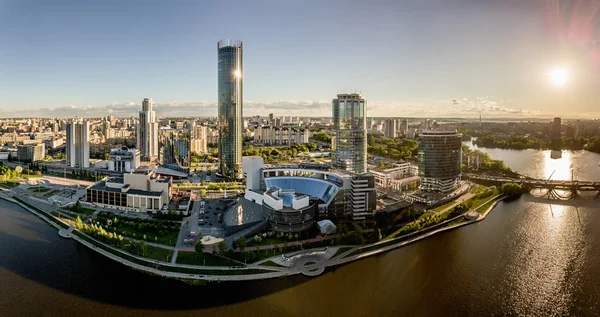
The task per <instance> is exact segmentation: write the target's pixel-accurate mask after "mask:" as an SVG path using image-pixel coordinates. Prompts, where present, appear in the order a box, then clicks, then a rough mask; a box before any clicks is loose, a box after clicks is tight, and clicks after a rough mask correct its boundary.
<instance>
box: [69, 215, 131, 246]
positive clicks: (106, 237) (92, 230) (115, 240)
mask: <svg viewBox="0 0 600 317" xmlns="http://www.w3.org/2000/svg"><path fill="white" fill-rule="evenodd" d="M75 228H77V229H78V230H80V231H83V232H85V233H87V234H89V235H91V236H92V237H94V238H95V239H97V240H100V241H102V242H106V243H108V244H111V245H114V246H117V247H119V248H122V247H124V245H125V243H124V239H123V236H122V235H119V234H117V233H114V232H109V231H106V229H104V227H102V225H101V224H100V223H97V222H94V223H92V224H89V225H88V224H86V223H84V222H83V221H82V220H81V218H80V217H79V216H77V220H76V221H75Z"/></svg>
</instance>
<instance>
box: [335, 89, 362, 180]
mask: <svg viewBox="0 0 600 317" xmlns="http://www.w3.org/2000/svg"><path fill="white" fill-rule="evenodd" d="M366 110H367V102H366V101H365V99H363V97H362V96H361V95H360V94H357V93H353V94H339V95H337V98H336V99H333V138H332V140H331V145H332V151H331V163H332V164H333V166H334V167H335V168H337V169H342V170H347V171H351V172H354V173H365V172H366V171H367V121H366V118H367V113H366Z"/></svg>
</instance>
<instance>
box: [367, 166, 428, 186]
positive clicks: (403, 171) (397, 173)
mask: <svg viewBox="0 0 600 317" xmlns="http://www.w3.org/2000/svg"><path fill="white" fill-rule="evenodd" d="M369 172H370V173H371V174H373V176H374V177H375V184H376V185H377V187H378V188H381V189H390V190H396V191H401V190H402V189H403V188H404V187H406V186H408V185H409V184H411V183H414V182H416V181H418V179H415V176H416V175H417V173H418V168H417V167H416V166H412V165H411V164H410V163H408V162H403V161H401V162H398V163H394V164H393V165H392V167H388V168H379V167H375V166H371V167H369Z"/></svg>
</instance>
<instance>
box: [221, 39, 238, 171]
mask: <svg viewBox="0 0 600 317" xmlns="http://www.w3.org/2000/svg"><path fill="white" fill-rule="evenodd" d="M217 55H218V82H217V86H218V89H217V90H218V95H217V100H218V128H219V136H220V140H219V159H220V161H219V170H220V173H221V174H222V175H223V176H225V177H228V178H241V176H242V174H241V173H242V125H243V123H242V121H243V113H242V111H243V89H242V87H243V63H242V62H243V61H242V57H243V56H242V42H241V41H231V40H221V41H219V42H218V43H217Z"/></svg>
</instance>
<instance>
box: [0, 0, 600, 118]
mask: <svg viewBox="0 0 600 317" xmlns="http://www.w3.org/2000/svg"><path fill="white" fill-rule="evenodd" d="M555 3H556V1H545V2H542V1H527V2H523V1H507V2H502V3H500V2H498V1H470V0H456V1H434V0H428V1H419V2H418V3H398V4H396V3H386V4H385V5H383V2H377V3H372V4H360V3H354V4H345V3H344V4H341V3H336V2H335V1H333V2H330V3H327V4H323V3H319V4H318V5H317V4H316V3H315V4H313V5H312V6H309V5H302V4H301V3H295V2H293V3H291V2H286V3H267V2H257V3H252V4H250V3H244V2H228V3H226V4H225V3H214V2H208V3H206V2H205V3H202V4H200V3H187V4H185V5H181V6H177V7H168V8H165V7H164V6H163V5H162V4H160V3H159V2H150V3H146V2H143V3H142V2H136V1H132V2H128V3H126V4H121V5H116V4H110V3H108V4H107V3H103V4H95V5H86V4H82V3H76V2H69V1H58V2H56V3H53V4H52V6H48V5H47V4H44V3H43V2H37V3H35V2H30V3H21V2H16V1H15V2H6V3H4V4H3V5H2V6H3V7H4V10H2V13H0V16H2V19H0V21H3V22H0V25H3V26H5V27H6V29H8V30H10V32H6V33H3V34H0V40H2V41H3V42H5V43H10V44H11V45H7V47H6V48H3V49H2V50H0V57H1V58H2V59H3V60H5V61H7V63H6V66H5V67H4V70H3V72H4V73H5V74H6V75H7V76H2V77H4V78H0V95H2V96H3V97H4V98H2V99H1V100H0V116H2V117H26V116H27V115H28V114H29V113H31V110H36V112H38V113H40V115H41V116H48V117H52V116H57V117H58V116H76V115H82V114H84V113H85V114H86V115H92V114H93V115H96V116H100V115H102V112H103V111H104V112H109V113H112V112H114V113H116V115H119V116H123V115H129V113H130V112H129V110H128V109H129V108H128V107H129V106H132V103H135V102H132V100H139V97H140V96H147V95H152V96H153V99H154V100H155V101H156V105H157V107H156V111H157V112H158V115H160V116H216V112H217V111H216V108H217V106H216V105H217V100H216V98H215V96H214V95H215V94H214V92H215V90H216V85H215V78H216V68H215V67H214V61H215V60H216V56H215V54H214V43H215V41H217V40H219V39H221V38H236V39H240V40H242V41H244V42H245V43H246V45H247V46H248V47H249V51H250V53H249V54H248V55H247V56H246V57H245V59H246V62H247V67H246V71H245V79H246V80H245V81H246V88H247V89H246V94H245V95H246V97H247V99H246V100H244V103H245V110H246V113H247V114H248V115H250V114H257V115H266V114H268V113H270V112H277V111H278V110H279V111H281V112H283V111H286V112H287V113H289V114H292V115H298V114H304V113H306V112H307V111H310V113H311V114H314V115H316V116H319V115H321V116H323V115H326V114H328V112H329V111H328V108H329V96H330V95H331V94H332V92H351V90H354V89H356V90H359V91H360V92H361V93H362V94H364V95H368V96H370V100H369V105H370V107H369V113H370V114H371V115H373V116H384V115H388V114H391V115H393V116H396V117H423V116H433V115H436V116H453V117H477V116H479V115H480V114H483V115H485V116H488V117H519V116H529V117H537V116H548V117H553V116H556V115H560V116H562V117H587V118H589V117H598V116H600V112H599V111H598V110H596V109H597V108H598V107H597V100H598V97H600V92H599V91H597V89H595V87H597V86H598V84H599V83H600V75H598V72H597V70H598V69H599V67H600V48H598V46H597V44H596V43H597V37H598V36H597V34H598V32H599V31H598V30H599V29H600V27H599V26H598V23H597V17H594V16H593V12H594V10H596V9H598V7H599V6H600V4H595V3H594V2H593V1H575V2H574V3H576V4H578V5H572V6H565V5H562V6H561V5H559V6H557V5H555ZM342 5H343V8H344V10H343V11H342V12H343V14H337V13H338V11H339V7H342ZM225 7H227V8H232V9H231V10H225ZM42 12H43V14H41V13H42ZM290 12H294V16H295V19H288V17H289V16H288V15H289V14H291V13H290ZM140 13H143V14H144V18H145V19H149V20H152V21H153V24H154V25H144V28H141V27H140V26H139V25H138V24H139V22H138V21H136V20H138V19H139V14H140ZM224 15H227V16H235V17H236V19H233V20H234V21H233V22H232V23H231V24H227V25H226V24H222V23H217V21H219V20H220V19H222V18H223V17H224ZM250 16H252V18H250ZM330 16H331V19H329V17H330ZM192 17H193V19H192ZM260 17H263V19H261V18H260ZM357 17H360V18H361V19H363V20H365V21H368V22H366V23H354V22H353V20H355V18H357ZM34 22H35V23H34ZM307 22H308V23H307ZM205 25H211V26H216V27H214V29H211V30H206V29H205V28H204V27H205ZM480 26H482V27H480ZM344 41H353V42H359V43H363V45H357V46H356V47H357V49H355V50H339V46H338V45H337V43H338V42H344ZM42 52H43V53H42ZM432 52H435V53H432ZM348 65H352V67H348ZM564 65H568V69H569V73H570V74H571V76H570V82H567V83H566V84H565V85H564V87H560V88H557V87H555V86H554V85H553V84H552V81H553V80H554V79H552V80H551V78H550V72H551V71H552V69H553V68H556V67H559V66H560V67H563V66H564ZM350 74H352V75H350ZM282 78H284V79H285V80H281V79H282ZM290 105H292V106H293V107H290ZM135 106H137V105H135ZM161 108H162V109H161ZM290 108H292V109H290ZM194 109H195V111H194ZM198 109H200V110H198ZM111 111H112V112H111ZM161 112H162V113H161ZM133 113H135V111H133Z"/></svg>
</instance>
